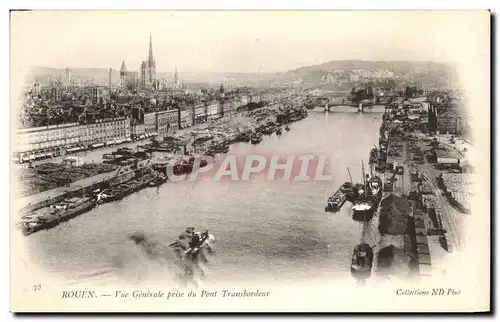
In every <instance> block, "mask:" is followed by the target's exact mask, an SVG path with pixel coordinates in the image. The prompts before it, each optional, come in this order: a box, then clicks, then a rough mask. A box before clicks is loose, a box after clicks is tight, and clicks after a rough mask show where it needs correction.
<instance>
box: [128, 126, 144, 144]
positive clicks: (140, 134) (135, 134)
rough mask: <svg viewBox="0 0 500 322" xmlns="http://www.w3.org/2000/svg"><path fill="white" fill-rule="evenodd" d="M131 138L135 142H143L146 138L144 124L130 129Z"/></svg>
mask: <svg viewBox="0 0 500 322" xmlns="http://www.w3.org/2000/svg"><path fill="white" fill-rule="evenodd" d="M130 136H131V138H132V139H133V140H142V139H145V138H146V127H145V126H144V124H133V125H132V126H131V128H130Z"/></svg>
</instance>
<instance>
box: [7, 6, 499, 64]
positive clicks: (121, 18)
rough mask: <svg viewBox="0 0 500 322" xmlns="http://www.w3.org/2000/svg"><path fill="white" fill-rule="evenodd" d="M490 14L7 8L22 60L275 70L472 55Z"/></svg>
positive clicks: (480, 46)
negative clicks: (334, 62) (152, 59)
mask: <svg viewBox="0 0 500 322" xmlns="http://www.w3.org/2000/svg"><path fill="white" fill-rule="evenodd" d="M487 17H488V13H487V12H475V13H471V12H459V11H454V12H429V11H428V12H397V11H394V12H367V11H358V12H353V11H343V12H340V11H307V12H304V11H302V12H298V11H295V12H294V11H278V12H277V11H246V12H242V11H222V12H221V11H73V12H70V11H31V12H13V13H12V15H11V57H12V58H13V62H14V61H15V63H16V64H18V65H19V66H33V65H35V66H50V67H57V68H63V67H66V66H69V67H73V68H75V67H101V68H109V67H111V68H114V69H118V68H120V65H121V62H122V60H125V62H126V64H127V67H128V68H129V69H138V67H139V64H140V62H141V60H144V59H146V57H147V54H148V41H149V32H151V33H152V36H153V50H154V55H155V58H156V61H157V70H158V71H172V70H173V68H174V66H175V65H177V67H178V69H179V70H180V71H189V72H199V71H224V72H230V71H233V72H258V71H262V72H276V71H284V70H289V69H294V68H297V67H301V66H307V65H313V64H317V63H322V62H327V61H330V60H344V59H361V60H420V61H460V60H462V61H470V60H471V59H478V58H480V56H481V55H484V42H485V39H489V20H488V19H487Z"/></svg>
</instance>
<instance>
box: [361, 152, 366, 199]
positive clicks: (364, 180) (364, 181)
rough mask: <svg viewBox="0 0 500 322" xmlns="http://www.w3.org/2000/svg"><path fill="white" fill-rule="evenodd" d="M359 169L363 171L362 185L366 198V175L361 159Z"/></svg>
mask: <svg viewBox="0 0 500 322" xmlns="http://www.w3.org/2000/svg"><path fill="white" fill-rule="evenodd" d="M361 171H362V172H363V186H364V188H365V189H364V190H365V198H366V190H367V189H366V188H367V187H366V177H365V163H364V162H363V159H361Z"/></svg>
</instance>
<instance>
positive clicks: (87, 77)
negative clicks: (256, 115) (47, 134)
mask: <svg viewBox="0 0 500 322" xmlns="http://www.w3.org/2000/svg"><path fill="white" fill-rule="evenodd" d="M56 75H57V69H55V68H50V67H35V68H33V69H32V72H31V74H30V75H29V76H28V79H27V85H29V84H30V83H32V82H33V81H34V79H35V78H37V79H38V80H39V81H44V80H47V79H48V78H53V79H54V78H55V77H56ZM157 77H158V78H165V79H166V80H167V82H168V83H172V82H173V80H174V73H173V72H169V73H165V72H160V73H158V74H157ZM71 78H72V79H73V80H80V81H81V82H84V83H85V82H88V83H95V84H98V85H107V84H108V69H105V68H74V69H71ZM179 78H180V79H181V80H182V81H183V82H184V84H186V85H187V86H188V87H191V86H190V84H191V85H192V86H196V87H198V86H204V85H206V86H218V85H219V84H220V83H221V82H224V84H225V85H227V86H260V87H269V86H276V87H283V86H299V85H300V86H302V87H303V88H317V87H321V88H330V89H338V90H348V89H350V88H352V87H353V86H360V85H363V84H367V83H373V84H374V85H375V86H384V85H390V86H395V87H402V86H406V85H411V84H414V85H419V86H422V87H424V88H449V87H456V83H457V75H456V71H455V70H454V68H453V67H452V66H451V65H449V64H445V63H437V62H414V61H362V60H342V61H330V62H327V63H323V64H318V65H313V66H306V67H300V68H297V69H294V70H289V71H285V72H281V73H231V72H199V73H183V72H180V73H179ZM111 79H112V83H113V84H119V82H120V72H119V70H117V69H113V70H112V74H111ZM195 84H196V85H195Z"/></svg>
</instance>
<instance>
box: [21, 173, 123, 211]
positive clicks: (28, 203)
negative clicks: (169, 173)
mask: <svg viewBox="0 0 500 322" xmlns="http://www.w3.org/2000/svg"><path fill="white" fill-rule="evenodd" d="M131 175H133V172H132V171H129V170H128V169H123V170H122V171H120V174H118V175H117V171H116V170H114V171H112V172H107V173H101V174H98V175H95V176H92V177H88V178H85V179H82V180H79V181H75V182H73V183H71V184H70V185H69V187H57V188H54V189H51V190H46V191H43V192H40V193H37V194H34V195H31V196H26V197H23V198H20V199H17V200H15V201H14V207H13V208H14V209H15V210H16V211H17V213H18V215H19V216H20V215H22V214H24V213H26V212H30V211H33V210H36V209H39V208H42V207H46V206H49V205H51V204H53V203H55V202H58V201H61V200H63V199H65V198H69V197H72V196H75V195H77V194H82V193H87V192H90V191H91V190H93V189H96V188H97V187H98V186H99V185H100V184H102V183H104V182H106V181H108V180H110V179H112V178H116V180H117V181H120V180H123V179H126V178H128V177H130V176H131Z"/></svg>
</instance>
